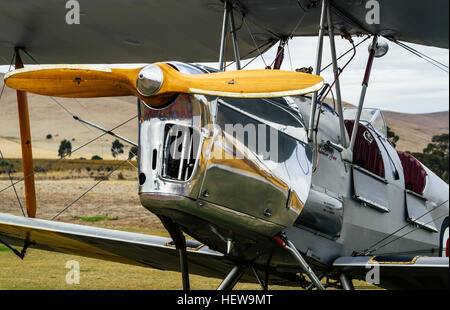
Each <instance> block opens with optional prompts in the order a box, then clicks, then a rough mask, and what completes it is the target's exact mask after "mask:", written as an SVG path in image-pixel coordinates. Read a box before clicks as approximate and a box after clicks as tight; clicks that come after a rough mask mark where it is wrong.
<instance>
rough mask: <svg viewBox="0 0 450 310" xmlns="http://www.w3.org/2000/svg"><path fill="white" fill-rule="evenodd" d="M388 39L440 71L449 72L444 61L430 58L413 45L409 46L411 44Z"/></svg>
mask: <svg viewBox="0 0 450 310" xmlns="http://www.w3.org/2000/svg"><path fill="white" fill-rule="evenodd" d="M390 41H392V42H394V43H395V44H397V45H398V46H400V47H402V48H404V49H405V50H407V51H408V52H410V53H412V54H414V55H416V56H417V57H419V58H422V59H423V60H425V61H426V62H428V63H430V64H431V65H433V66H435V67H437V68H438V69H440V70H442V71H444V72H446V73H449V67H448V65H446V64H444V63H442V62H440V61H437V60H436V59H434V58H431V57H430V56H428V55H426V54H424V53H422V52H419V51H418V50H416V49H414V48H413V47H411V46H409V45H406V44H405V43H403V42H400V41H398V40H395V39H390Z"/></svg>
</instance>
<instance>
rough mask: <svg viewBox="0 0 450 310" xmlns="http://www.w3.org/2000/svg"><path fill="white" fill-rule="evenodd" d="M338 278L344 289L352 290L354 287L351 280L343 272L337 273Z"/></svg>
mask: <svg viewBox="0 0 450 310" xmlns="http://www.w3.org/2000/svg"><path fill="white" fill-rule="evenodd" d="M339 280H341V284H342V287H343V288H344V290H346V291H353V290H354V289H355V287H354V286H353V283H352V280H351V279H350V278H349V277H347V275H346V274H345V273H341V274H340V275H339Z"/></svg>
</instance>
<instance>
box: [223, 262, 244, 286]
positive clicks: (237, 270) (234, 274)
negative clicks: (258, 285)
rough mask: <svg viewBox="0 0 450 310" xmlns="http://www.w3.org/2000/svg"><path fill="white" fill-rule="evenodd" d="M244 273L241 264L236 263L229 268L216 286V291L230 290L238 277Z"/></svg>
mask: <svg viewBox="0 0 450 310" xmlns="http://www.w3.org/2000/svg"><path fill="white" fill-rule="evenodd" d="M243 274H244V268H243V267H242V266H239V265H236V266H234V267H233V269H231V271H230V272H229V273H228V275H227V276H226V277H225V279H223V281H222V283H220V285H219V287H218V288H217V290H218V291H224V290H232V289H233V287H234V286H235V285H236V283H238V281H239V279H240V278H241V277H242V275H243Z"/></svg>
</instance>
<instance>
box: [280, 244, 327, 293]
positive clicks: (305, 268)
mask: <svg viewBox="0 0 450 310" xmlns="http://www.w3.org/2000/svg"><path fill="white" fill-rule="evenodd" d="M273 239H274V241H275V242H276V243H277V244H278V245H279V246H281V247H282V248H283V249H286V250H287V251H289V252H290V253H291V254H292V256H293V257H294V258H295V259H296V260H297V262H298V263H299V264H300V267H301V268H302V269H303V271H304V272H305V273H306V274H307V275H308V277H309V278H310V279H311V282H312V283H314V285H315V287H317V289H318V290H325V287H324V286H323V285H322V283H321V282H320V280H319V278H318V277H317V276H316V274H315V273H314V271H313V270H312V268H311V267H310V266H309V265H308V263H307V262H306V261H305V259H304V258H303V256H302V255H301V254H300V252H299V251H298V250H297V249H296V247H295V245H294V244H293V243H292V242H290V241H289V240H287V239H286V240H283V239H282V238H280V237H278V236H275V237H273Z"/></svg>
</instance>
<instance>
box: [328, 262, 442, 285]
mask: <svg viewBox="0 0 450 310" xmlns="http://www.w3.org/2000/svg"><path fill="white" fill-rule="evenodd" d="M333 267H335V268H336V269H338V270H340V271H341V272H344V273H345V274H347V275H349V276H350V277H352V278H354V279H361V280H365V281H367V282H370V283H373V284H375V285H379V286H381V287H383V288H388V289H438V290H442V289H445V290H448V289H449V283H448V282H449V281H448V280H449V270H448V268H449V259H448V257H424V256H358V257H340V258H338V259H336V260H335V261H334V263H333Z"/></svg>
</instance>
